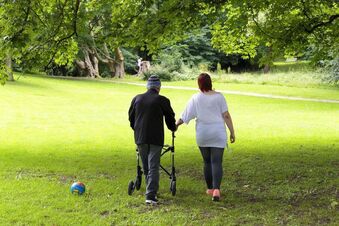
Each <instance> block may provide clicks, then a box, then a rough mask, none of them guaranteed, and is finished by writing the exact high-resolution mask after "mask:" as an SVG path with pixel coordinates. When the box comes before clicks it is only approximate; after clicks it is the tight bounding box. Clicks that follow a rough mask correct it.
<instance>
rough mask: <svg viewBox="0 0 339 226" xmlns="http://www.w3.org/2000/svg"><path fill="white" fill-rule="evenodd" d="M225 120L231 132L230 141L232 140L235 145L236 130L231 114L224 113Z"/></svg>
mask: <svg viewBox="0 0 339 226" xmlns="http://www.w3.org/2000/svg"><path fill="white" fill-rule="evenodd" d="M223 118H224V120H225V123H226V125H227V127H228V129H229V130H230V133H231V135H230V140H231V143H234V142H235V135H234V128H233V122H232V117H231V115H230V113H229V112H228V111H226V112H224V113H223Z"/></svg>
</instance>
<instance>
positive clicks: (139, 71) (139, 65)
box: [137, 58, 142, 75]
mask: <svg viewBox="0 0 339 226" xmlns="http://www.w3.org/2000/svg"><path fill="white" fill-rule="evenodd" d="M137 64H138V75H140V74H141V73H142V58H139V59H138V62H137Z"/></svg>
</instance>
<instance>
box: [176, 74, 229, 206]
mask: <svg viewBox="0 0 339 226" xmlns="http://www.w3.org/2000/svg"><path fill="white" fill-rule="evenodd" d="M198 85H199V89H200V90H201V92H199V93H197V94H195V95H193V97H192V98H191V99H190V101H189V102H188V104H187V106H186V109H185V111H184V112H183V113H182V116H181V118H180V119H179V120H178V121H177V122H176V124H177V127H179V126H180V125H181V124H183V123H186V124H188V123H189V121H190V120H192V119H194V118H196V140H197V144H198V146H199V149H200V152H201V155H202V157H203V159H204V176H205V180H206V184H207V191H206V193H207V194H208V195H212V200H213V201H219V199H220V184H221V179H222V174H223V172H222V159H223V153H224V149H225V146H226V145H227V133H226V128H225V123H226V125H227V127H228V129H229V130H230V133H231V134H230V140H231V143H234V142H235V135H234V129H233V122H232V118H231V115H230V113H229V112H228V107H227V104H226V100H225V97H224V96H223V95H222V94H221V93H219V92H216V91H214V90H212V81H211V77H210V76H209V75H208V74H207V73H202V74H200V75H199V77H198Z"/></svg>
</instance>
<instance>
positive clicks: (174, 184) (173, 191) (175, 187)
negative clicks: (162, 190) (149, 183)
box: [170, 180, 177, 196]
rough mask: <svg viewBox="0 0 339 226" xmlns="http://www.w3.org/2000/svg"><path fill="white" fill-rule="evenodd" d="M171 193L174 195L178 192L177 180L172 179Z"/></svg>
mask: <svg viewBox="0 0 339 226" xmlns="http://www.w3.org/2000/svg"><path fill="white" fill-rule="evenodd" d="M170 190H171V193H172V195H173V196H175V194H176V193H177V184H176V181H175V180H172V181H171V187H170Z"/></svg>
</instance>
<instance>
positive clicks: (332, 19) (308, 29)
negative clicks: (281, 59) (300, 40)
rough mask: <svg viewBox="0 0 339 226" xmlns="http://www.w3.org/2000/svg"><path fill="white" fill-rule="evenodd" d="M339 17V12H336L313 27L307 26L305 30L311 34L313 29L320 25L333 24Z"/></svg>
mask: <svg viewBox="0 0 339 226" xmlns="http://www.w3.org/2000/svg"><path fill="white" fill-rule="evenodd" d="M337 18H339V14H335V15H332V16H330V18H329V20H328V21H325V22H323V21H322V22H319V23H318V24H315V25H313V26H312V27H311V28H305V31H306V32H307V33H309V34H311V33H313V31H314V30H315V29H317V28H319V27H322V26H326V25H329V24H331V23H332V22H333V21H334V20H335V19H337Z"/></svg>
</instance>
